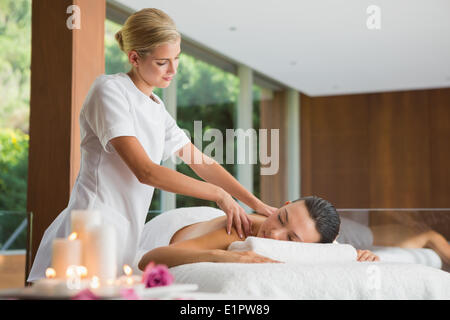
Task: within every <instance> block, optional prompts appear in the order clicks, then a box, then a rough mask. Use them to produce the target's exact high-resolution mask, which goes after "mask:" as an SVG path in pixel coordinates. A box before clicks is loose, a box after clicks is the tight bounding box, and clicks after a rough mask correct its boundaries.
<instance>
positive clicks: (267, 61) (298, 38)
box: [115, 0, 450, 96]
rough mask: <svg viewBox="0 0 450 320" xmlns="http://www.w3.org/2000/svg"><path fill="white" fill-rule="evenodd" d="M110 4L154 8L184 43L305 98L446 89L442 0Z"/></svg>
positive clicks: (446, 26)
mask: <svg viewBox="0 0 450 320" xmlns="http://www.w3.org/2000/svg"><path fill="white" fill-rule="evenodd" d="M115 2H118V3H121V4H123V5H124V6H126V7H128V8H130V9H131V10H133V11H134V10H139V9H142V8H148V7H154V8H158V9H161V10H163V11H165V12H166V13H167V14H169V15H170V16H171V17H172V18H173V19H174V20H175V23H176V24H177V27H178V30H179V31H180V32H181V33H182V34H183V35H184V36H186V37H188V38H189V39H191V40H193V41H195V42H197V43H198V44H200V45H202V46H204V47H206V48H208V49H209V50H211V51H212V52H217V53H220V54H221V55H223V56H225V57H227V58H228V59H230V61H233V62H236V63H240V64H244V65H247V66H249V67H251V68H252V69H254V70H256V71H257V72H259V73H261V74H263V75H265V76H267V77H269V78H271V79H274V80H276V81H277V82H279V83H281V84H283V85H285V86H287V87H290V88H293V89H296V90H298V91H300V92H302V93H305V94H307V95H309V96H326V95H339V94H354V93H370V92H385V91H398V90H414V89H426V88H443V87H450V1H449V0H433V1H429V0H369V1H367V0H308V1H306V0H226V1H224V0H188V1H187V0H120V1H115ZM370 5H377V6H378V7H379V8H380V22H381V25H380V26H381V28H380V29H372V30H370V29H369V28H368V27H367V25H366V21H367V20H368V19H369V18H370V16H371V15H372V14H373V12H369V13H367V12H366V10H367V8H368V7H369V6H370Z"/></svg>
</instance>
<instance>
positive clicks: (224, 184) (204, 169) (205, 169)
mask: <svg viewBox="0 0 450 320" xmlns="http://www.w3.org/2000/svg"><path fill="white" fill-rule="evenodd" d="M190 167H191V168H192V170H194V172H195V173H196V174H197V175H198V176H199V177H201V178H202V179H204V180H205V181H207V182H210V183H212V184H215V185H217V186H219V187H221V188H223V189H224V190H225V191H226V192H228V193H229V194H230V195H232V196H233V197H235V198H237V199H239V200H241V201H242V202H243V203H245V204H246V205H248V206H249V207H250V208H253V209H256V207H257V205H258V204H260V203H261V200H259V199H258V198H257V197H255V196H254V195H253V194H252V193H251V192H250V191H248V190H247V189H246V188H244V186H242V185H241V184H240V183H239V182H238V181H237V180H236V179H235V178H234V177H233V176H232V175H231V174H230V173H229V172H228V171H227V170H225V168H224V167H222V166H221V165H220V164H219V163H217V162H215V161H214V162H213V163H212V164H207V163H203V164H192V165H190Z"/></svg>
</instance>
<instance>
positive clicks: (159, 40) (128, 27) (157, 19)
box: [115, 8, 181, 56]
mask: <svg viewBox="0 0 450 320" xmlns="http://www.w3.org/2000/svg"><path fill="white" fill-rule="evenodd" d="M115 38H116V40H117V42H118V43H119V47H120V50H122V51H123V52H125V53H126V54H128V52H130V51H131V50H135V51H136V52H137V53H138V54H139V55H140V56H144V55H146V54H148V53H151V52H152V51H153V50H154V49H155V48H156V47H158V46H160V45H162V44H166V43H170V42H174V41H176V40H178V39H180V38H181V36H180V34H179V33H178V31H177V29H176V26H175V22H174V21H173V20H172V19H171V18H170V17H169V16H168V15H167V14H166V13H164V12H163V11H161V10H159V9H155V8H147V9H142V10H140V11H137V12H135V13H133V14H132V15H131V16H129V17H128V19H127V20H126V21H125V24H124V25H123V27H122V29H120V30H119V31H118V32H117V33H116V35H115Z"/></svg>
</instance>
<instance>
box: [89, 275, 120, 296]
mask: <svg viewBox="0 0 450 320" xmlns="http://www.w3.org/2000/svg"><path fill="white" fill-rule="evenodd" d="M89 287H90V289H91V291H92V292H93V293H94V294H95V295H97V296H99V297H113V296H116V295H117V294H118V288H117V287H116V286H115V285H114V280H112V279H108V280H104V281H102V280H101V279H100V278H99V277H97V276H93V277H92V279H91V281H90V284H89Z"/></svg>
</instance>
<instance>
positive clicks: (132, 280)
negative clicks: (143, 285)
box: [117, 264, 141, 287]
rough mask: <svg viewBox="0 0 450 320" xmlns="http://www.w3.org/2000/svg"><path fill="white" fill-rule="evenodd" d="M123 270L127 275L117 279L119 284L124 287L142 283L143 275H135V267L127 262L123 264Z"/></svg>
mask: <svg viewBox="0 0 450 320" xmlns="http://www.w3.org/2000/svg"><path fill="white" fill-rule="evenodd" d="M123 272H124V273H125V275H123V276H121V277H120V278H119V279H118V280H117V284H118V285H119V286H122V287H123V286H124V287H133V286H135V285H140V282H141V277H139V276H134V275H133V269H131V267H130V266H129V265H127V264H125V265H124V266H123Z"/></svg>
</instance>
